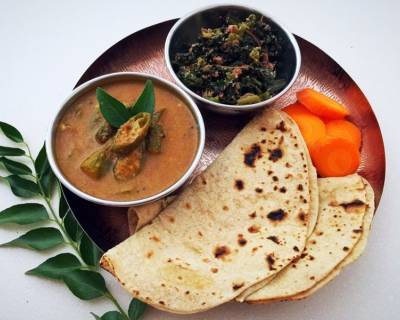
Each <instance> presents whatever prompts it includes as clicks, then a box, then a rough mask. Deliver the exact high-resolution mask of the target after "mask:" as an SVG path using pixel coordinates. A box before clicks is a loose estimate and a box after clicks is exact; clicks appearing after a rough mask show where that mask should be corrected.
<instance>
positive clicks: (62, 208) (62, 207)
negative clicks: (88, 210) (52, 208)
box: [58, 191, 71, 219]
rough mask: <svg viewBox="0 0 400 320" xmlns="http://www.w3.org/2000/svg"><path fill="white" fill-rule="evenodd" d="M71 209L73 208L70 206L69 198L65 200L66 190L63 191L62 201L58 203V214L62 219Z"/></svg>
mask: <svg viewBox="0 0 400 320" xmlns="http://www.w3.org/2000/svg"><path fill="white" fill-rule="evenodd" d="M70 210H71V209H70V208H69V205H68V203H67V200H65V196H64V192H63V191H61V196H60V201H59V205H58V215H59V216H60V218H61V219H63V218H64V217H65V216H66V215H67V214H68V212H69V211H70Z"/></svg>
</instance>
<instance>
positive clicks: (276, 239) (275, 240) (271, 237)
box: [267, 236, 279, 244]
mask: <svg viewBox="0 0 400 320" xmlns="http://www.w3.org/2000/svg"><path fill="white" fill-rule="evenodd" d="M267 239H268V240H271V241H272V242H275V243H276V244H279V239H278V237H277V236H269V237H267Z"/></svg>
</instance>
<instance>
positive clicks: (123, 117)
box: [96, 88, 131, 128]
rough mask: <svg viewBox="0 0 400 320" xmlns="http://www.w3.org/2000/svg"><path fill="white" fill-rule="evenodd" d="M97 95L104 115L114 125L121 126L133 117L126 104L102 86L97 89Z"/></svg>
mask: <svg viewBox="0 0 400 320" xmlns="http://www.w3.org/2000/svg"><path fill="white" fill-rule="evenodd" d="M96 97H97V101H98V102H99V105H100V111H101V113H102V115H103V117H104V118H105V119H106V120H107V122H108V123H109V124H111V125H112V126H113V127H115V128H119V127H120V126H121V125H122V124H124V123H125V122H126V121H128V120H129V118H130V117H131V116H130V114H129V111H128V109H127V108H126V107H125V105H124V104H123V103H122V102H120V101H118V100H117V99H115V98H114V97H112V96H111V95H109V94H108V93H107V92H106V91H104V90H103V89H102V88H97V89H96Z"/></svg>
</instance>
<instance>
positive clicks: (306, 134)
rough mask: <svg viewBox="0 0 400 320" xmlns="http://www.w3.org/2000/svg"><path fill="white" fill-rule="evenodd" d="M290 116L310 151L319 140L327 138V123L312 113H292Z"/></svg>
mask: <svg viewBox="0 0 400 320" xmlns="http://www.w3.org/2000/svg"><path fill="white" fill-rule="evenodd" d="M289 115H290V116H291V117H292V119H293V120H294V122H296V124H297V125H298V127H299V129H300V132H301V135H302V136H303V138H304V141H305V142H306V144H307V147H308V149H309V150H310V149H312V148H313V146H314V144H315V143H316V142H317V141H318V140H320V139H321V138H324V137H325V135H326V129H325V123H324V122H323V121H322V120H321V119H320V118H318V117H317V116H315V115H313V114H312V113H311V112H308V111H306V112H304V113H303V112H291V114H290V113H289Z"/></svg>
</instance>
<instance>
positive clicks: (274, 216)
mask: <svg viewBox="0 0 400 320" xmlns="http://www.w3.org/2000/svg"><path fill="white" fill-rule="evenodd" d="M285 217H286V212H285V211H283V210H282V209H278V210H274V211H271V212H270V213H268V214H267V218H268V219H270V220H272V221H282V220H283V219H284V218H285Z"/></svg>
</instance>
